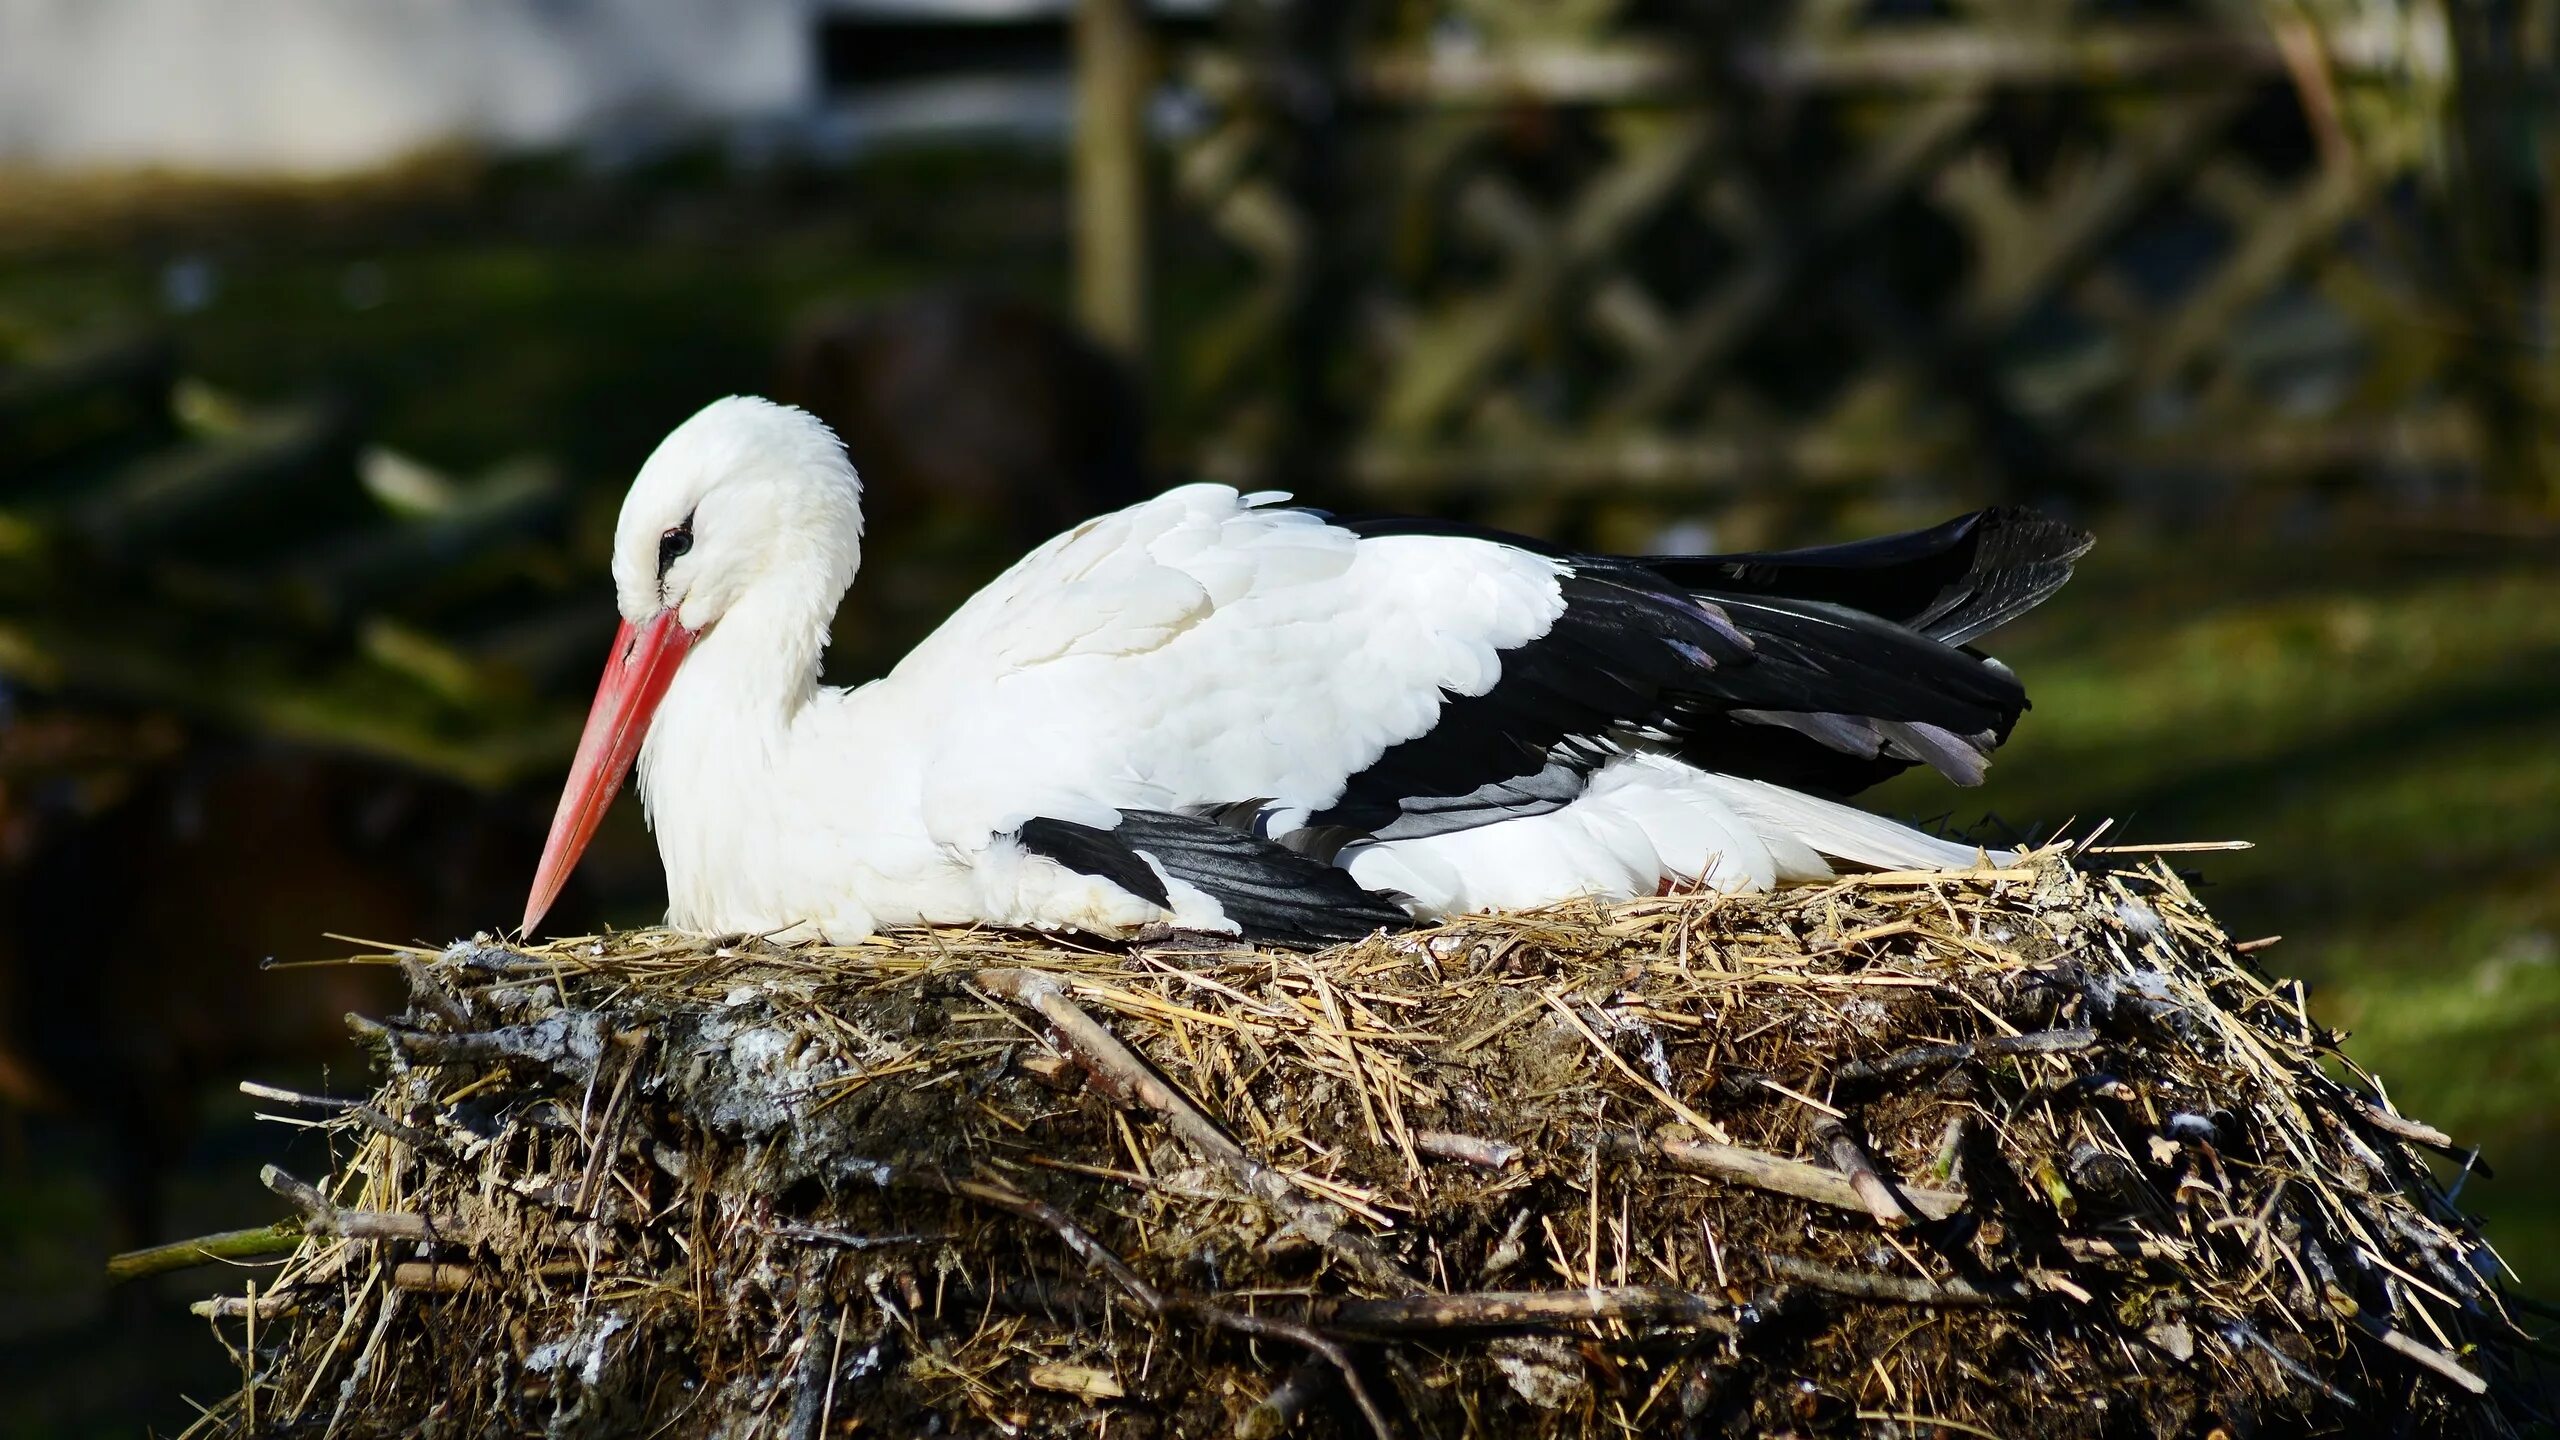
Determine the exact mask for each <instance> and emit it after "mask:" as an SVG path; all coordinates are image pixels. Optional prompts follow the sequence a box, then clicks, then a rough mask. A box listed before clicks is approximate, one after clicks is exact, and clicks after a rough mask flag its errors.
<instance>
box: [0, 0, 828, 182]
mask: <svg viewBox="0 0 2560 1440" xmlns="http://www.w3.org/2000/svg"><path fill="white" fill-rule="evenodd" d="M816 90H817V60H816V56H815V53H814V41H813V34H812V28H811V24H810V20H809V15H808V3H807V0H0V164H16V165H32V166H36V167H40V168H47V169H98V168H110V169H112V168H131V167H141V166H157V167H167V168H173V169H182V170H191V171H207V172H227V173H269V174H304V175H312V174H329V173H333V172H344V171H350V170H361V169H365V168H368V167H371V166H375V165H379V164H382V163H384V162H386V161H390V160H395V159H397V158H399V157H400V156H402V155H404V154H408V153H410V152H413V151H416V150H418V149H421V148H423V147H426V146H429V145H434V144H437V143H440V142H446V141H453V140H477V141H484V142H488V143H492V144H496V145H501V146H541V145H553V144H559V143H562V142H565V141H571V140H575V139H578V138H581V137H583V136H587V135H591V134H594V133H596V132H597V131H598V130H600V129H601V128H603V127H606V126H609V125H611V124H613V123H615V122H617V121H619V120H623V119H626V118H630V119H647V120H650V121H653V122H674V123H678V124H681V123H686V122H691V121H702V120H723V119H739V118H750V117H756V116H764V115H777V114H786V113H790V112H793V111H795V110H798V109H801V108H803V107H805V106H807V105H809V104H811V103H812V102H813V101H814V99H815V96H816Z"/></svg>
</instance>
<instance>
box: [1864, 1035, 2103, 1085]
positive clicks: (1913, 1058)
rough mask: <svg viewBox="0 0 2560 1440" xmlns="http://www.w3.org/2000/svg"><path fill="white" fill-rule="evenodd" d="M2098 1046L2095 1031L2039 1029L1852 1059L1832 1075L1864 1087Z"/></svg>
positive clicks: (1922, 1046)
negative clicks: (1919, 1074) (1985, 1062)
mask: <svg viewBox="0 0 2560 1440" xmlns="http://www.w3.org/2000/svg"><path fill="white" fill-rule="evenodd" d="M2097 1043H2098V1032H2097V1031H2095V1030H2085V1029H2084V1030H2039V1031H2036V1032H2034V1033H2032V1034H2027V1035H1997V1036H1993V1037H1992V1038H1990V1039H1987V1040H1974V1041H1970V1042H1968V1043H1966V1044H1962V1045H1919V1046H1914V1047H1913V1048H1911V1049H1909V1050H1898V1051H1895V1052H1894V1053H1893V1054H1891V1055H1887V1056H1886V1057H1884V1058H1883V1059H1881V1060H1853V1061H1851V1062H1849V1063H1848V1064H1846V1065H1843V1066H1841V1067H1840V1068H1839V1069H1837V1070H1835V1071H1833V1072H1832V1080H1833V1081H1834V1083H1835V1084H1838V1085H1844V1086H1846V1085H1861V1084H1866V1083H1869V1082H1872V1081H1876V1080H1881V1079H1884V1078H1885V1077H1887V1076H1890V1075H1907V1074H1911V1073H1913V1072H1916V1071H1928V1070H1943V1069H1945V1068H1946V1067H1947V1066H1950V1065H1961V1064H1963V1063H1964V1062H1966V1061H1968V1060H1977V1059H1992V1058H1996V1057H1998V1056H2003V1055H2060V1054H2063V1053H2065V1052H2068V1051H2073V1050H2087V1049H2089V1048H2091V1047H2093V1046H2095V1045H2096V1044H2097Z"/></svg>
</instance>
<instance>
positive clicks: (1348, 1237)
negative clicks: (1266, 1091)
mask: <svg viewBox="0 0 2560 1440" xmlns="http://www.w3.org/2000/svg"><path fill="white" fill-rule="evenodd" d="M977 980H978V983H979V984H980V985H982V986H984V987H986V988H987V989H988V990H991V991H993V992H995V993H996V994H998V995H1001V996H1003V997H1004V998H1005V999H1007V1000H1010V1001H1012V1002H1014V1003H1015V1004H1017V1005H1020V1006H1023V1007H1024V1008H1026V1009H1029V1010H1033V1011H1036V1012H1038V1013H1039V1015H1040V1017H1041V1018H1042V1019H1044V1020H1046V1021H1048V1022H1049V1026H1050V1030H1051V1033H1052V1034H1054V1035H1055V1036H1056V1037H1057V1039H1058V1041H1059V1042H1060V1043H1059V1048H1060V1049H1062V1050H1064V1051H1065V1052H1066V1054H1067V1058H1069V1059H1071V1060H1073V1061H1075V1062H1076V1063H1077V1064H1078V1065H1080V1066H1082V1067H1084V1070H1085V1073H1086V1074H1088V1075H1090V1076H1092V1077H1093V1081H1094V1083H1095V1084H1096V1085H1098V1086H1100V1087H1101V1088H1102V1091H1103V1093H1104V1094H1106V1095H1108V1096H1111V1097H1113V1098H1116V1099H1122V1100H1134V1101H1136V1102H1137V1103H1139V1104H1141V1105H1144V1106H1146V1107H1147V1108H1148V1109H1150V1110H1153V1111H1155V1112H1156V1113H1157V1114H1159V1115H1162V1116H1163V1117H1164V1118H1165V1122H1166V1123H1167V1124H1168V1125H1170V1126H1171V1127H1172V1128H1173V1132H1174V1133H1175V1134H1176V1135H1178V1136H1180V1137H1182V1140H1183V1142H1184V1143H1185V1144H1187V1145H1189V1146H1190V1147H1191V1148H1192V1149H1194V1150H1196V1151H1198V1152H1200V1153H1201V1154H1202V1155H1204V1156H1207V1157H1208V1158H1209V1159H1211V1160H1215V1161H1216V1162H1218V1163H1219V1164H1220V1165H1223V1166H1225V1167H1226V1169H1227V1171H1228V1173H1229V1174H1231V1175H1233V1176H1235V1178H1236V1180H1237V1182H1238V1183H1239V1184H1241V1185H1243V1186H1244V1188H1245V1189H1246V1191H1248V1192H1249V1193H1251V1194H1252V1195H1253V1196H1254V1197H1256V1198H1257V1199H1259V1200H1261V1201H1262V1202H1263V1203H1264V1204H1266V1205H1268V1206H1270V1207H1271V1208H1272V1209H1274V1210H1277V1211H1279V1212H1280V1213H1281V1214H1282V1215H1283V1216H1285V1217H1287V1219H1288V1220H1289V1222H1290V1223H1291V1224H1292V1225H1294V1226H1296V1227H1297V1228H1298V1229H1300V1230H1302V1231H1304V1232H1306V1233H1307V1234H1308V1235H1310V1236H1312V1237H1314V1239H1315V1241H1316V1242H1317V1243H1318V1244H1320V1245H1322V1246H1324V1247H1325V1248H1326V1249H1327V1250H1329V1251H1331V1252H1333V1255H1334V1257H1335V1258H1336V1259H1338V1260H1341V1261H1342V1262H1343V1263H1344V1264H1345V1265H1347V1266H1349V1267H1350V1269H1351V1271H1352V1273H1353V1274H1354V1275H1356V1276H1357V1277H1358V1278H1359V1279H1360V1280H1361V1282H1362V1283H1364V1284H1367V1285H1372V1286H1375V1287H1376V1288H1378V1289H1381V1290H1386V1291H1389V1292H1392V1293H1395V1294H1399V1295H1411V1294H1417V1293H1420V1292H1421V1291H1423V1290H1425V1289H1427V1288H1428V1287H1427V1286H1425V1285H1423V1284H1422V1282H1420V1281H1419V1280H1416V1279H1414V1278H1413V1277H1412V1276H1411V1275H1408V1274H1406V1273H1405V1272H1404V1269H1403V1267H1401V1266H1399V1265H1397V1264H1396V1263H1395V1262H1394V1261H1393V1260H1390V1259H1388V1258H1387V1257H1386V1256H1385V1255H1383V1254H1381V1253H1379V1251H1378V1250H1377V1249H1376V1247H1374V1246H1372V1245H1370V1244H1369V1242H1368V1241H1367V1240H1366V1239H1365V1238H1363V1237H1362V1236H1361V1235H1359V1234H1358V1233H1357V1232H1355V1231H1353V1230H1351V1229H1349V1228H1348V1227H1347V1226H1346V1225H1345V1224H1344V1221H1345V1220H1346V1218H1347V1212H1345V1211H1343V1210H1342V1209H1341V1208H1340V1207H1338V1206H1336V1205H1334V1204H1333V1203H1332V1202H1330V1201H1325V1200H1314V1199H1309V1198H1307V1197H1305V1196H1302V1195H1300V1194H1298V1193H1297V1192H1296V1191H1295V1190H1293V1189H1291V1188H1290V1186H1289V1182H1288V1181H1287V1180H1286V1179H1283V1178H1282V1177H1281V1175H1280V1173H1279V1172H1278V1171H1276V1170H1273V1169H1272V1168H1271V1167H1269V1166H1267V1165H1265V1164H1263V1163H1262V1162H1261V1161H1259V1160H1256V1159H1254V1158H1253V1157H1252V1156H1250V1155H1248V1154H1246V1153H1245V1152H1244V1147H1242V1146H1240V1145H1238V1144H1236V1142H1235V1141H1234V1140H1232V1139H1229V1138H1228V1136H1227V1133H1226V1132H1225V1131H1224V1130H1221V1129H1219V1128H1218V1123H1217V1122H1216V1121H1214V1120H1212V1119H1210V1118H1209V1117H1208V1115H1207V1114H1205V1113H1203V1112H1202V1111H1201V1109H1200V1107H1198V1106H1196V1105H1194V1104H1192V1103H1191V1101H1190V1100H1189V1099H1188V1098H1186V1097H1185V1096H1184V1095H1183V1094H1182V1092H1180V1091H1178V1090H1176V1089H1174V1088H1173V1087H1172V1086H1171V1085H1168V1084H1166V1083H1165V1082H1164V1081H1163V1080H1161V1079H1158V1078H1157V1076H1156V1074H1155V1072H1154V1071H1153V1070H1151V1069H1149V1068H1148V1067H1147V1063H1146V1062H1145V1061H1144V1060H1141V1059H1139V1058H1138V1056H1137V1055H1136V1054H1135V1053H1134V1052H1132V1051H1131V1050H1130V1049H1129V1047H1128V1046H1126V1045H1123V1044H1122V1043H1120V1039H1119V1037H1118V1036H1116V1035H1113V1034H1112V1033H1111V1032H1110V1030H1108V1029H1106V1028H1105V1027H1104V1026H1102V1025H1101V1024H1100V1023H1099V1022H1097V1021H1096V1020H1095V1019H1094V1018H1093V1017H1092V1016H1090V1015H1087V1014H1086V1013H1085V1012H1084V1010H1083V1009H1082V1007H1080V1006H1078V1005H1077V1004H1076V1003H1075V1001H1073V1000H1072V999H1069V998H1068V996H1067V987H1066V984H1065V982H1064V981H1061V980H1060V979H1058V977H1056V976H1054V975H1047V974H1043V973H1041V972H1040V971H1037V970H981V971H979V972H978V975H977Z"/></svg>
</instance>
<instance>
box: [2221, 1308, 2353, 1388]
mask: <svg viewBox="0 0 2560 1440" xmlns="http://www.w3.org/2000/svg"><path fill="white" fill-rule="evenodd" d="M2222 1338H2223V1339H2224V1340H2225V1341H2228V1342H2230V1344H2231V1345H2232V1347H2233V1348H2234V1349H2237V1348H2239V1346H2240V1344H2241V1343H2242V1342H2246V1343H2248V1344H2250V1345H2254V1346H2256V1347H2257V1348H2258V1350H2259V1352H2260V1353H2262V1354H2264V1355H2265V1356H2266V1357H2267V1358H2268V1359H2270V1360H2272V1361H2274V1362H2275V1366H2276V1368H2277V1369H2279V1370H2281V1371H2283V1372H2284V1373H2285V1374H2287V1375H2290V1376H2292V1377H2293V1379H2294V1381H2295V1382H2296V1383H2298V1384H2301V1385H2304V1386H2308V1387H2309V1388H2310V1389H2312V1390H2314V1391H2317V1392H2318V1393H2319V1394H2320V1396H2321V1397H2322V1398H2323V1399H2326V1400H2328V1401H2330V1402H2331V1403H2332V1404H2336V1405H2341V1406H2344V1407H2345V1408H2347V1409H2349V1410H2352V1409H2354V1408H2355V1404H2356V1399H2355V1397H2354V1396H2352V1395H2349V1394H2348V1393H2347V1392H2345V1391H2343V1390H2341V1389H2339V1388H2338V1387H2337V1386H2335V1385H2332V1384H2330V1383H2329V1382H2328V1381H2326V1380H2323V1379H2321V1378H2320V1375H2319V1372H2317V1371H2315V1370H2313V1369H2311V1368H2310V1367H2309V1366H2307V1365H2305V1364H2303V1363H2302V1362H2301V1361H2299V1360H2296V1359H2294V1358H2293V1357H2292V1356H2290V1355H2287V1354H2286V1353H2284V1352H2283V1351H2282V1350H2279V1349H2277V1348H2276V1347H2275V1342H2273V1341H2271V1340H2269V1339H2268V1338H2267V1337H2266V1336H2264V1335H2261V1334H2259V1333H2258V1332H2257V1330H2256V1328H2255V1327H2253V1326H2251V1325H2250V1324H2249V1322H2247V1321H2245V1320H2230V1321H2225V1322H2224V1323H2223V1326H2222Z"/></svg>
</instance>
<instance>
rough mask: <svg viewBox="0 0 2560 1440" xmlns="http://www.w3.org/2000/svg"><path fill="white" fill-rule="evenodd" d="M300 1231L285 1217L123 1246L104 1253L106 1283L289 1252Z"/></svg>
mask: <svg viewBox="0 0 2560 1440" xmlns="http://www.w3.org/2000/svg"><path fill="white" fill-rule="evenodd" d="M303 1233H304V1231H303V1227H302V1226H300V1225H297V1224H294V1223H292V1222H291V1221H287V1222H286V1223H284V1224H281V1225H269V1226H266V1227H265V1228H263V1229H258V1230H225V1231H223V1232H221V1233H220V1234H218V1235H199V1236H197V1237H196V1238H194V1239H192V1240H179V1241H175V1242H173V1243H170V1244H167V1245H153V1246H150V1247H148V1248H146V1249H141V1250H127V1251H125V1252H124V1253H123V1254H121V1255H110V1256H108V1257H107V1280H108V1282H109V1283H110V1284H116V1285H121V1284H123V1283H124V1282H125V1281H127V1280H140V1279H142V1278H144V1277H145V1276H149V1275H165V1274H167V1273H168V1272H170V1271H172V1270H187V1269H192V1268H194V1267H195V1266H198V1265H211V1264H213V1263H215V1262H216V1261H220V1260H262V1259H265V1258H267V1257H269V1256H273V1255H289V1254H292V1253H293V1250H294V1247H296V1246H298V1245H300V1244H301V1243H302V1236H303Z"/></svg>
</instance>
